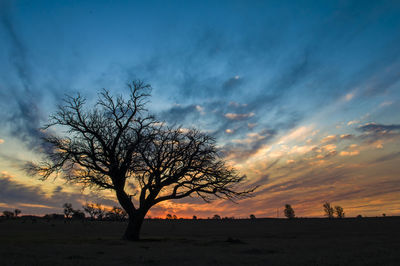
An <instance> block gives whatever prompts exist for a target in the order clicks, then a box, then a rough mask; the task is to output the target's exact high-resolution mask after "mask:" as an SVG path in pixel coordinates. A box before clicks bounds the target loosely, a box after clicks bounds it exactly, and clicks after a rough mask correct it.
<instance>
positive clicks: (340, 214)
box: [335, 206, 344, 218]
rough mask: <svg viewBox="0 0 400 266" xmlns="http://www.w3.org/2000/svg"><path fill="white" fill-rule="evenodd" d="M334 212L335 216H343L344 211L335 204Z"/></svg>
mask: <svg viewBox="0 0 400 266" xmlns="http://www.w3.org/2000/svg"><path fill="white" fill-rule="evenodd" d="M335 214H336V217H337V218H344V211H343V208H342V207H341V206H335Z"/></svg>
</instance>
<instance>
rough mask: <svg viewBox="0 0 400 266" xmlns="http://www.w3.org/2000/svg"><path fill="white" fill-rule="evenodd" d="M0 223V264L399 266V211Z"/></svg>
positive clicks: (11, 221) (13, 221)
mask: <svg viewBox="0 0 400 266" xmlns="http://www.w3.org/2000/svg"><path fill="white" fill-rule="evenodd" d="M124 229H125V223H124V222H96V221H93V222H90V221H85V222H79V221H73V222H69V223H64V222H63V221H50V222H46V221H45V220H38V221H37V222H36V223H32V222H31V221H27V222H22V220H7V221H2V222H0V265H400V217H386V218H363V219H342V220H337V219H335V220H328V219H295V220H284V219H256V220H197V221H193V220H147V221H145V224H144V225H143V231H142V238H143V240H142V241H140V242H127V241H123V240H120V238H121V236H122V233H123V231H124Z"/></svg>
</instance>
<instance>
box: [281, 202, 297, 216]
mask: <svg viewBox="0 0 400 266" xmlns="http://www.w3.org/2000/svg"><path fill="white" fill-rule="evenodd" d="M283 212H284V213H285V216H286V218H288V219H293V218H294V217H295V213H294V210H293V208H292V206H291V205H290V204H285V210H284V211H283Z"/></svg>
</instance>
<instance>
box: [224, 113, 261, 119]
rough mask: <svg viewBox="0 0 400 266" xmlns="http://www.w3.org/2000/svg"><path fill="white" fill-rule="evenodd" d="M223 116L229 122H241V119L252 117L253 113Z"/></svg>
mask: <svg viewBox="0 0 400 266" xmlns="http://www.w3.org/2000/svg"><path fill="white" fill-rule="evenodd" d="M224 116H225V117H226V118H228V119H230V120H243V119H247V118H249V117H253V116H254V113H253V112H251V113H248V114H235V113H227V114H225V115H224Z"/></svg>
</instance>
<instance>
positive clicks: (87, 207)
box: [82, 203, 96, 220]
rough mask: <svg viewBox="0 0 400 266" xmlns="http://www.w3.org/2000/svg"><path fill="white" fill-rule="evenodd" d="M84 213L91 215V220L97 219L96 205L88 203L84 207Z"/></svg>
mask: <svg viewBox="0 0 400 266" xmlns="http://www.w3.org/2000/svg"><path fill="white" fill-rule="evenodd" d="M82 208H83V211H84V212H86V213H87V214H89V217H90V219H91V220H94V219H96V205H94V204H93V203H86V204H85V205H83V206H82Z"/></svg>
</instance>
